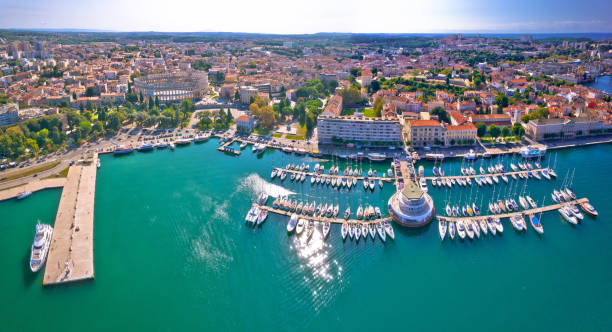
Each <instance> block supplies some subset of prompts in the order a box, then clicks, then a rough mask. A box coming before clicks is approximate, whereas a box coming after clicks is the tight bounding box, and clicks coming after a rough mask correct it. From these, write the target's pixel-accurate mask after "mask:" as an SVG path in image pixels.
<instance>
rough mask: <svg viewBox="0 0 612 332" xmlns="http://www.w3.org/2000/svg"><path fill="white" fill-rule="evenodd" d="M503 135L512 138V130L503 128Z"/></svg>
mask: <svg viewBox="0 0 612 332" xmlns="http://www.w3.org/2000/svg"><path fill="white" fill-rule="evenodd" d="M501 135H502V137H508V136H510V128H508V127H503V128H502V130H501Z"/></svg>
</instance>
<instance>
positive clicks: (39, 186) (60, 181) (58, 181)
mask: <svg viewBox="0 0 612 332" xmlns="http://www.w3.org/2000/svg"><path fill="white" fill-rule="evenodd" d="M65 184H66V178H52V179H41V180H37V181H32V182H28V183H26V184H24V185H20V186H17V187H13V188H9V189H5V190H2V191H0V201H3V200H6V199H11V198H15V197H17V196H19V195H21V194H23V193H26V192H28V191H31V192H35V191H39V190H43V189H48V188H61V187H63V186H64V185H65Z"/></svg>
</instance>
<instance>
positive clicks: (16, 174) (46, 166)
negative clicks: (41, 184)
mask: <svg viewBox="0 0 612 332" xmlns="http://www.w3.org/2000/svg"><path fill="white" fill-rule="evenodd" d="M59 163H60V162H59V161H54V162H52V163H46V164H43V165H40V166H38V167H32V168H29V169H25V170H21V171H18V172H14V173H11V174H10V175H8V176H4V177H2V178H0V183H3V182H7V181H11V180H15V179H19V178H23V177H26V176H30V175H32V174H36V173H39V172H44V171H46V170H49V169H52V168H53V167H55V166H57V165H59Z"/></svg>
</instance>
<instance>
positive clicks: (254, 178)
mask: <svg viewBox="0 0 612 332" xmlns="http://www.w3.org/2000/svg"><path fill="white" fill-rule="evenodd" d="M241 187H242V188H240V189H243V188H244V189H246V188H248V189H251V190H253V191H254V192H255V194H257V195H259V194H261V193H262V192H265V193H266V194H268V195H270V196H271V197H279V196H288V195H294V194H295V193H294V192H293V191H290V190H287V189H285V188H283V187H281V186H278V185H275V184H273V183H270V182H268V181H266V180H264V179H263V178H262V177H261V176H259V175H258V174H255V173H253V174H251V175H249V176H247V177H246V179H245V180H244V181H242V184H241Z"/></svg>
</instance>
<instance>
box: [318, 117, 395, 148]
mask: <svg viewBox="0 0 612 332" xmlns="http://www.w3.org/2000/svg"><path fill="white" fill-rule="evenodd" d="M317 128H318V129H317V130H318V132H317V135H318V141H319V143H323V144H325V143H337V142H338V141H340V140H341V141H344V142H353V143H360V144H363V145H378V144H380V143H382V144H387V143H398V142H401V141H402V126H401V124H400V122H399V119H397V118H368V117H363V116H332V115H325V114H321V115H319V117H318V118H317Z"/></svg>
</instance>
